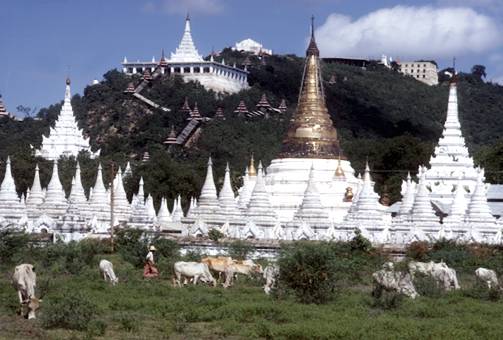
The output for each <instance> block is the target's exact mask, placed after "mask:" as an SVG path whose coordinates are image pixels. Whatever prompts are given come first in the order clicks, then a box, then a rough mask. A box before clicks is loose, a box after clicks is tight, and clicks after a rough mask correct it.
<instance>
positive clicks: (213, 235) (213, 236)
mask: <svg viewBox="0 0 503 340" xmlns="http://www.w3.org/2000/svg"><path fill="white" fill-rule="evenodd" d="M223 237H225V235H224V234H223V233H222V232H221V231H220V230H218V229H214V228H213V229H211V230H210V231H209V232H208V238H209V239H210V240H212V241H215V242H218V240H220V239H221V238H223Z"/></svg>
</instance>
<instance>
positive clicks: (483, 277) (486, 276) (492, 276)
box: [475, 268, 499, 289]
mask: <svg viewBox="0 0 503 340" xmlns="http://www.w3.org/2000/svg"><path fill="white" fill-rule="evenodd" d="M475 276H476V277H477V280H479V281H481V282H483V283H485V284H486V285H487V288H489V289H491V288H497V287H499V282H498V275H496V272H495V271H494V270H492V269H486V268H477V270H475Z"/></svg>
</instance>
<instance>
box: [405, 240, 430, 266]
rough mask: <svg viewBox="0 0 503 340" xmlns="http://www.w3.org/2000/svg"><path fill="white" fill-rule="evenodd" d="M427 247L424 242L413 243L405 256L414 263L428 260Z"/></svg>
mask: <svg viewBox="0 0 503 340" xmlns="http://www.w3.org/2000/svg"><path fill="white" fill-rule="evenodd" d="M428 252H429V246H428V242H425V241H414V242H412V243H411V244H409V246H408V247H407V249H406V256H407V257H408V258H411V259H413V260H415V261H427V260H428Z"/></svg>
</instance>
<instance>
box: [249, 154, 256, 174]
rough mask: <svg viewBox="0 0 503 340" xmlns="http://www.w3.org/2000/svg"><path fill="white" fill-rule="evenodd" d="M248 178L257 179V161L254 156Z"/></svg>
mask: <svg viewBox="0 0 503 340" xmlns="http://www.w3.org/2000/svg"><path fill="white" fill-rule="evenodd" d="M248 176H250V177H255V176H257V169H255V160H254V159H253V154H252V155H251V158H250V165H249V166H248Z"/></svg>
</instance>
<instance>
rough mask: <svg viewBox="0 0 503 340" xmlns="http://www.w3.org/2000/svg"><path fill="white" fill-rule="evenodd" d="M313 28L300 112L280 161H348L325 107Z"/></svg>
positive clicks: (295, 116) (308, 49) (303, 81)
mask: <svg viewBox="0 0 503 340" xmlns="http://www.w3.org/2000/svg"><path fill="white" fill-rule="evenodd" d="M311 26H312V27H311V41H310V42H309V46H308V48H307V51H306V61H305V65H304V75H303V78H302V84H301V88H300V94H299V100H298V104H297V110H296V111H295V113H294V114H293V116H292V118H291V120H290V126H289V128H288V133H287V135H286V138H285V139H284V140H283V145H282V148H281V153H280V157H282V158H321V159H326V158H329V159H330V158H337V157H338V155H341V156H340V157H341V158H342V159H346V158H345V157H344V156H343V155H342V150H341V148H340V145H339V140H338V139H337V131H336V129H335V127H334V125H333V123H332V120H331V119H330V114H329V113H328V109H327V106H326V104H325V94H324V91H323V83H322V82H323V79H322V77H321V70H320V51H319V50H318V46H317V45H316V41H315V39H314V24H313V23H312V24H311Z"/></svg>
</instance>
